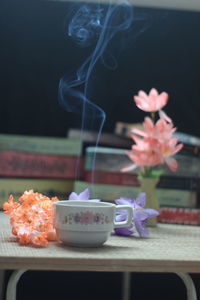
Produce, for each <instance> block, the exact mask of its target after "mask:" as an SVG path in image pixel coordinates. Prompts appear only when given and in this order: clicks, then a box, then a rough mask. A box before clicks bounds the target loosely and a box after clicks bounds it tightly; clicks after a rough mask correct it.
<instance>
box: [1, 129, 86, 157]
mask: <svg viewBox="0 0 200 300" xmlns="http://www.w3.org/2000/svg"><path fill="white" fill-rule="evenodd" d="M0 150H1V151H19V152H20V151H21V152H29V153H42V154H60V155H80V153H81V142H80V140H78V139H73V138H59V137H36V136H22V135H12V134H0Z"/></svg>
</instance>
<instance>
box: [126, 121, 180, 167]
mask: <svg viewBox="0 0 200 300" xmlns="http://www.w3.org/2000/svg"><path fill="white" fill-rule="evenodd" d="M143 128H144V130H139V129H133V130H132V133H133V140H134V142H135V144H134V145H133V146H132V149H131V150H130V151H127V155H128V156H129V158H130V159H131V160H132V161H133V164H132V165H129V166H127V167H124V168H123V169H122V171H123V172H127V171H130V170H132V169H135V168H137V167H140V168H141V169H142V170H143V171H144V168H145V167H151V166H156V165H163V164H167V165H168V167H169V168H170V169H171V170H172V171H173V172H175V171H176V169H177V166H178V164H177V161H176V159H175V158H173V157H172V156H173V155H175V154H176V153H177V152H179V151H180V150H181V149H182V147H183V144H177V143H178V139H177V138H174V137H173V133H174V132H175V130H176V128H174V127H173V125H172V124H171V123H167V121H165V120H164V119H159V120H158V121H157V122H156V123H155V124H154V123H153V121H152V120H151V119H150V118H148V117H146V118H145V120H144V122H143Z"/></svg>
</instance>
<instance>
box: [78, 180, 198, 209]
mask: <svg viewBox="0 0 200 300" xmlns="http://www.w3.org/2000/svg"><path fill="white" fill-rule="evenodd" d="M86 188H89V189H90V191H91V198H97V199H101V200H103V201H111V202H113V201H114V200H116V199H118V198H120V197H127V198H130V199H135V198H136V197H137V195H138V193H140V192H141V190H140V188H139V187H133V186H124V185H111V184H97V183H96V184H92V183H88V182H85V181H76V182H75V185H74V189H75V192H77V193H80V192H82V191H83V190H84V189H86ZM156 191H157V197H158V201H159V204H160V206H161V207H162V206H169V207H190V208H194V207H196V205H197V193H196V192H194V191H184V190H177V189H161V188H159V189H156Z"/></svg>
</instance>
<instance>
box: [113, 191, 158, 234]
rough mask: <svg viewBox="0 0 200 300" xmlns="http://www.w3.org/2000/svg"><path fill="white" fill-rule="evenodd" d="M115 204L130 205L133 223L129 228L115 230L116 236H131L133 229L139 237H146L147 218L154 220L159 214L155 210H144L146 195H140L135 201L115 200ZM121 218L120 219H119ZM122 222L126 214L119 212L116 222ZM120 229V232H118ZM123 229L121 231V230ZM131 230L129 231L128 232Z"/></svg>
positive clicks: (127, 199)
mask: <svg viewBox="0 0 200 300" xmlns="http://www.w3.org/2000/svg"><path fill="white" fill-rule="evenodd" d="M115 202H116V204H120V205H124V204H125V205H130V206H132V208H133V223H132V226H131V227H130V226H129V227H125V228H116V229H115V232H116V234H119V232H120V233H121V234H123V232H124V235H131V234H133V233H134V230H133V229H134V227H135V229H136V230H137V232H138V233H139V235H140V236H141V237H147V236H148V235H149V233H148V230H147V228H146V225H147V220H148V218H155V217H157V216H158V215H159V213H158V212H157V211H156V210H155V209H151V208H144V207H145V203H146V193H140V194H139V195H138V196H137V198H136V199H129V198H120V199H117V200H115ZM120 218H121V219H120ZM117 219H118V220H119V221H124V220H125V219H126V212H125V211H123V210H122V211H121V212H120V214H119V215H117V216H116V220H117ZM119 229H120V230H119ZM122 229H123V230H122ZM130 229H131V230H130Z"/></svg>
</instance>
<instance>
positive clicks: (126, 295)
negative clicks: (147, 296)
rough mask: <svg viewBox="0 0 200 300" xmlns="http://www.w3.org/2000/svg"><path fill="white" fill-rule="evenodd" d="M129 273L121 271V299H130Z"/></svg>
mask: <svg viewBox="0 0 200 300" xmlns="http://www.w3.org/2000/svg"><path fill="white" fill-rule="evenodd" d="M130 285H131V273H130V272H123V273H122V300H130Z"/></svg>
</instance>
